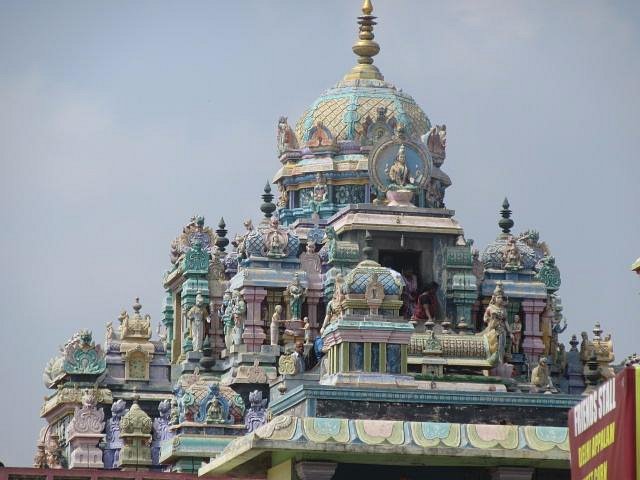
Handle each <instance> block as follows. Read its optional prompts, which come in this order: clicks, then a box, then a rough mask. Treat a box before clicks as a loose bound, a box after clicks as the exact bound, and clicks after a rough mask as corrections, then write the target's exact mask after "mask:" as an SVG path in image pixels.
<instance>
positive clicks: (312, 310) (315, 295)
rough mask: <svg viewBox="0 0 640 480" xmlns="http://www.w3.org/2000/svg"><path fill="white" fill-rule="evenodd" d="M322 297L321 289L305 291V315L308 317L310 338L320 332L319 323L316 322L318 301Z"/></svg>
mask: <svg viewBox="0 0 640 480" xmlns="http://www.w3.org/2000/svg"><path fill="white" fill-rule="evenodd" d="M321 298H322V291H321V290H309V291H307V316H308V317H309V327H310V328H311V332H312V334H311V337H312V339H314V338H316V337H317V336H318V335H319V334H320V324H319V323H318V303H320V299H321Z"/></svg>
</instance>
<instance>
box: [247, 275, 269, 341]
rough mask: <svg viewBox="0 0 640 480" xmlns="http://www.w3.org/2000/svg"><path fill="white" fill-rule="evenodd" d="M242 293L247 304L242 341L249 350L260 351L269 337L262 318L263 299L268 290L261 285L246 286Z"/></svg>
mask: <svg viewBox="0 0 640 480" xmlns="http://www.w3.org/2000/svg"><path fill="white" fill-rule="evenodd" d="M241 293H242V296H243V298H244V301H245V302H246V304H247V318H246V320H245V322H244V331H243V333H242V343H243V344H245V345H246V346H247V351H248V352H259V351H260V347H262V344H263V343H264V340H265V339H266V338H267V335H266V334H265V333H264V328H263V324H264V320H263V319H262V301H263V300H264V299H265V297H266V296H267V290H266V289H264V288H260V287H245V288H244V289H242V292H241Z"/></svg>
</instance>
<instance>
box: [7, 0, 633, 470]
mask: <svg viewBox="0 0 640 480" xmlns="http://www.w3.org/2000/svg"><path fill="white" fill-rule="evenodd" d="M374 6H375V12H374V13H375V14H376V15H378V16H379V25H378V26H377V27H376V38H377V40H378V41H379V42H380V44H381V47H382V50H381V53H380V55H378V57H376V64H377V65H378V66H379V67H380V69H381V70H382V72H383V74H384V75H385V77H386V79H387V80H389V81H391V82H392V83H394V84H395V85H397V86H398V87H399V88H402V89H403V90H405V91H407V92H409V93H410V94H412V95H413V96H414V98H415V99H416V101H417V102H418V103H419V104H420V105H421V106H422V107H423V108H424V110H425V112H426V113H427V115H428V116H429V117H430V119H431V121H432V122H434V123H436V122H437V123H446V124H447V130H448V142H449V147H448V149H447V150H448V158H447V160H446V162H445V164H444V166H443V169H444V170H445V171H446V172H447V173H448V174H449V175H450V176H451V178H452V180H453V186H452V187H451V188H450V189H449V190H448V192H447V197H446V203H447V206H448V207H450V208H453V209H455V210H456V212H457V214H456V217H457V218H458V220H460V222H461V223H462V225H463V226H464V228H465V231H466V234H467V237H468V238H474V239H475V240H476V245H478V246H479V247H481V248H482V247H484V246H485V245H486V244H487V242H489V241H491V240H492V239H493V238H494V237H495V235H496V234H497V232H498V227H497V219H498V210H499V207H500V204H501V202H502V199H503V198H504V196H505V195H507V196H508V197H509V199H510V201H511V205H512V209H513V211H514V220H515V222H516V226H515V228H514V230H515V231H522V230H525V229H527V228H535V229H537V230H539V231H540V233H541V238H542V240H544V241H546V242H547V243H548V244H549V245H550V246H551V249H552V251H553V253H554V255H555V256H556V259H557V263H558V265H559V267H560V268H561V270H562V280H563V285H562V288H561V290H560V294H561V296H562V299H563V302H564V306H565V314H566V318H567V319H568V322H569V329H568V331H567V333H570V332H576V333H579V332H580V331H582V330H585V329H588V330H590V329H591V328H592V326H593V323H594V322H595V321H596V320H599V321H600V322H601V323H602V326H603V328H604V330H605V331H606V332H612V333H613V339H614V342H615V346H616V353H617V358H618V360H620V359H622V358H623V357H624V356H626V355H628V354H630V353H632V352H633V351H635V350H636V349H637V345H638V338H639V335H638V326H637V325H638V321H639V315H640V295H638V292H639V291H640V279H638V278H635V277H634V275H633V274H632V273H631V272H630V271H629V266H630V264H631V263H632V261H633V260H635V258H637V257H638V255H640V242H638V237H639V234H640V227H639V225H638V204H639V203H640V202H639V200H640V198H639V197H640V195H639V193H638V182H639V180H640V167H639V166H638V165H639V164H638V161H637V152H638V151H640V135H639V132H638V130H639V125H640V113H639V112H640V92H639V80H638V79H639V78H640V55H639V53H640V52H639V46H640V4H639V3H638V2H631V1H629V2H615V3H614V2H603V1H583V0H580V1H572V2H552V1H528V2H515V1H504V2H501V1H481V0H469V1H463V2H443V1H439V2H435V1H413V2H410V1H399V0H376V1H375V2H374ZM359 7H360V0H350V1H345V0H333V1H329V0H323V1H314V2H307V1H300V0H297V1H277V2H276V1H274V2H267V1H253V2H248V1H234V2H194V1H188V2H166V1H153V2H143V1H136V2H124V1H112V2H93V1H77V2H50V1H42V2H32V1H25V0H20V1H7V0H2V1H0V164H1V166H2V175H1V177H0V188H1V191H2V206H3V207H2V209H1V210H0V225H2V228H1V229H0V252H2V254H1V255H2V256H1V257H0V258H1V260H2V262H1V264H2V266H3V267H4V275H3V276H2V280H0V291H1V292H2V302H1V304H0V318H2V327H3V335H2V338H3V339H4V341H3V348H2V350H0V374H1V377H0V378H1V379H2V382H3V385H4V395H2V397H1V398H0V406H1V408H0V411H2V412H3V413H4V415H3V416H2V420H0V425H1V426H2V427H3V428H2V430H3V432H4V435H3V437H2V440H0V460H3V461H4V462H5V463H6V464H8V465H28V464H30V462H31V458H32V456H33V452H34V447H35V440H36V436H37V432H38V430H39V428H40V427H41V426H42V425H43V423H42V421H41V420H40V419H39V418H38V411H39V408H40V405H41V401H42V397H43V395H44V394H45V390H44V388H43V387H42V383H41V380H40V377H41V371H42V369H43V367H44V365H45V364H46V362H47V360H48V359H49V357H51V356H52V355H54V354H55V353H56V349H57V346H58V345H59V344H61V343H63V342H64V341H65V340H66V339H67V338H68V337H69V336H70V335H71V334H72V333H73V332H74V331H76V330H78V329H79V328H81V327H88V328H92V329H93V331H94V336H95V337H96V339H97V340H99V341H102V338H103V336H104V324H105V323H106V322H107V321H110V320H114V319H115V318H116V316H117V314H118V312H119V311H120V310H121V309H122V308H123V307H127V308H130V305H131V303H132V301H133V298H134V297H135V296H140V298H141V301H142V304H143V310H144V311H148V312H149V313H150V314H151V315H152V317H153V319H154V321H159V320H160V308H161V304H162V299H163V289H162V277H163V273H164V271H165V270H166V267H167V266H168V252H169V243H170V241H171V240H172V239H173V238H174V237H175V235H176V234H177V233H178V232H179V231H180V229H181V227H182V225H183V224H184V223H185V222H186V221H187V220H188V218H189V217H190V216H191V215H192V214H194V213H200V214H203V215H205V216H206V218H207V220H208V223H210V224H215V223H217V221H218V219H219V217H220V216H221V215H224V217H225V219H226V220H227V221H228V224H229V225H230V227H231V229H232V230H237V229H238V228H239V227H240V226H241V221H242V219H244V218H246V217H249V216H253V217H254V219H257V218H259V210H258V206H259V204H260V202H261V201H260V199H259V195H260V193H261V191H262V186H263V185H264V182H265V180H266V179H268V178H271V176H272V174H273V173H274V172H275V171H276V170H277V168H278V165H279V163H278V161H277V159H276V155H275V129H276V124H277V119H278V117H279V116H280V115H287V116H288V117H289V119H290V122H291V123H292V124H293V123H294V122H295V120H296V119H297V117H298V116H299V115H300V114H301V113H302V111H303V110H304V109H305V108H306V106H308V105H309V104H310V103H311V102H312V101H313V100H314V99H315V98H316V97H317V96H318V95H319V94H320V93H321V92H322V91H323V90H324V89H326V88H328V87H330V86H332V85H333V84H334V83H335V82H336V81H338V80H339V79H340V78H341V77H342V75H343V74H344V73H345V72H346V71H347V70H348V69H349V68H350V67H351V66H352V65H353V64H354V60H355V59H354V56H353V54H352V53H351V45H352V43H353V41H354V40H355V38H356V32H357V28H356V23H355V17H356V16H357V14H358V13H359ZM566 340H568V337H566V338H565V341H566Z"/></svg>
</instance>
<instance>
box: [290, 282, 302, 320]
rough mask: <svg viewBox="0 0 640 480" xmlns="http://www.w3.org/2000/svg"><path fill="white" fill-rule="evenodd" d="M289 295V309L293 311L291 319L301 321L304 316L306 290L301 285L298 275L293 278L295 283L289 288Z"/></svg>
mask: <svg viewBox="0 0 640 480" xmlns="http://www.w3.org/2000/svg"><path fill="white" fill-rule="evenodd" d="M287 294H288V296H289V308H290V309H291V318H292V319H293V320H300V315H301V314H302V302H303V301H304V296H305V289H304V288H303V287H302V285H300V278H299V277H298V274H297V273H296V274H295V275H294V276H293V282H292V283H290V284H289V286H288V287H287Z"/></svg>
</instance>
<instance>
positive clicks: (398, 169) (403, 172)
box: [387, 145, 410, 187]
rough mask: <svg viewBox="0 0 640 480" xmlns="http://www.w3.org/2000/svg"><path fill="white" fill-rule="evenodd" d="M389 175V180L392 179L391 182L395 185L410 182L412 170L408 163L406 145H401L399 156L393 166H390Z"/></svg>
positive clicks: (401, 185) (404, 184) (400, 185)
mask: <svg viewBox="0 0 640 480" xmlns="http://www.w3.org/2000/svg"><path fill="white" fill-rule="evenodd" d="M387 175H388V176H389V180H391V183H392V184H393V185H396V186H398V187H404V186H406V185H408V184H409V182H410V172H409V166H408V165H407V159H406V154H405V150H404V145H400V149H399V150H398V156H397V157H396V159H395V160H394V161H393V164H392V165H391V168H389V171H388V173H387Z"/></svg>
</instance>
